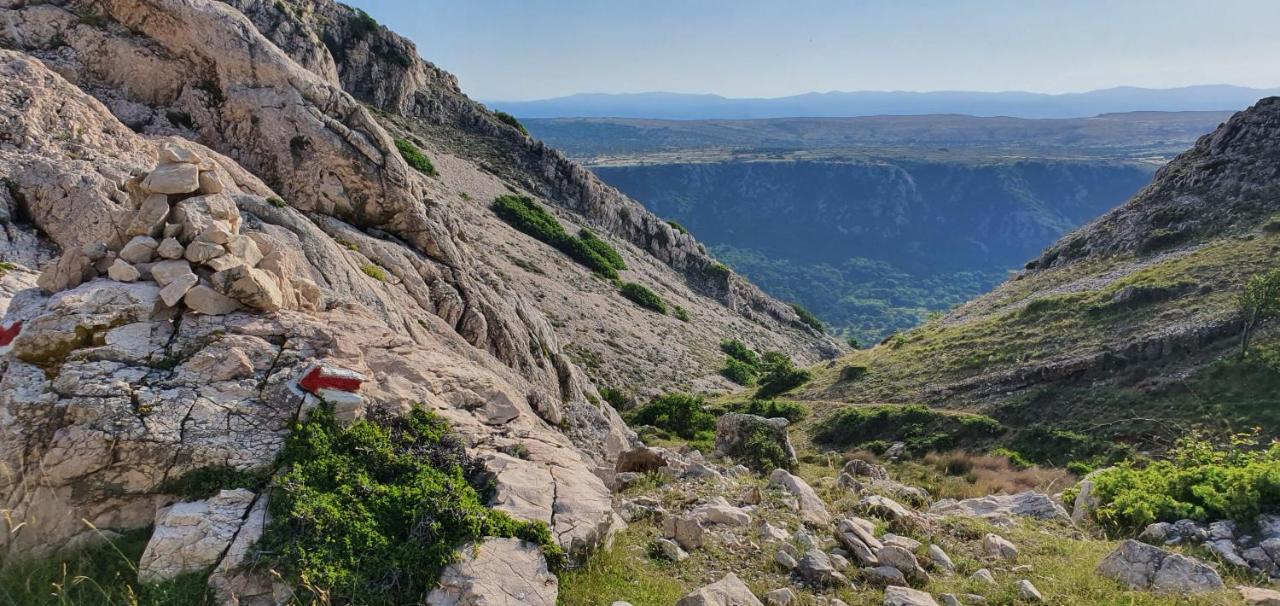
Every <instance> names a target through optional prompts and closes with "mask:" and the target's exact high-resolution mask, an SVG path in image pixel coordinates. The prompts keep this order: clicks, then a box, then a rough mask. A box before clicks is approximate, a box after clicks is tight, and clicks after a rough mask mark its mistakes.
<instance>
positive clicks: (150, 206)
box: [124, 194, 169, 238]
mask: <svg viewBox="0 0 1280 606" xmlns="http://www.w3.org/2000/svg"><path fill="white" fill-rule="evenodd" d="M168 217H169V196H166V195H164V194H151V195H149V196H147V197H146V198H143V200H142V204H141V205H140V206H139V207H138V210H137V212H135V213H134V215H133V220H132V221H130V222H129V226H128V227H127V228H125V232H124V235H125V236H128V237H133V236H150V237H153V238H154V237H155V236H158V235H160V234H161V233H162V230H163V229H164V220H165V219H166V218H168Z"/></svg>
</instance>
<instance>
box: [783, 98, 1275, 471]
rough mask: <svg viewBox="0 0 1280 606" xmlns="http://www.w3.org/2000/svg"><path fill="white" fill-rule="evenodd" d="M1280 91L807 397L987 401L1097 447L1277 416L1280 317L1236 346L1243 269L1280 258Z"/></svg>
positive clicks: (1067, 441) (981, 406)
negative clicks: (1021, 264) (1014, 272)
mask: <svg viewBox="0 0 1280 606" xmlns="http://www.w3.org/2000/svg"><path fill="white" fill-rule="evenodd" d="M1277 142H1280V99H1278V98H1268V99H1264V100H1262V101H1260V102H1258V104H1257V105H1255V106H1254V107H1252V108H1250V109H1248V110H1246V111H1243V112H1240V113H1239V114H1237V115H1235V116H1234V117H1232V118H1231V119H1230V120H1229V121H1228V122H1227V123H1226V124H1224V125H1223V126H1221V127H1220V128H1218V129H1217V130H1216V131H1214V132H1213V133H1211V134H1209V135H1206V136H1204V137H1202V138H1201V139H1200V140H1199V141H1198V142H1197V143H1196V145H1195V146H1194V147H1193V148H1191V149H1190V150H1189V151H1187V152H1186V153H1184V154H1182V155H1180V156H1179V157H1178V158H1177V159H1175V160H1174V161H1173V162H1171V163H1170V164H1168V165H1167V166H1165V167H1163V168H1162V169H1161V170H1160V171H1159V172H1158V173H1157V175H1156V176H1155V179H1154V181H1153V182H1152V184H1151V185H1150V186H1148V187H1147V188H1145V189H1143V190H1142V191H1141V192H1140V193H1138V195H1136V196H1134V198H1133V199H1131V200H1130V201H1129V202H1127V203H1125V204H1124V205H1122V206H1120V207H1118V208H1117V209H1115V210H1113V211H1112V212H1109V213H1107V214H1106V215H1104V216H1103V217H1101V218H1100V219H1098V220H1096V221H1094V222H1092V223H1090V224H1089V225H1087V226H1085V227H1083V228H1081V229H1079V230H1077V231H1075V232H1073V233H1071V234H1069V235H1067V236H1065V237H1063V238H1062V239H1061V240H1059V241H1058V243H1056V244H1054V245H1053V246H1051V247H1049V248H1048V249H1047V250H1046V251H1045V252H1044V253H1043V254H1041V255H1040V256H1039V257H1038V258H1037V259H1035V260H1033V261H1032V262H1030V263H1029V264H1028V265H1027V267H1028V270H1027V271H1026V272H1025V273H1022V274H1020V275H1018V276H1016V277H1014V278H1012V279H1010V280H1009V281H1007V282H1006V283H1004V284H1003V285H1001V286H1000V287H999V288H997V289H996V290H995V291H994V292H992V293H990V294H988V295H985V296H982V297H980V298H978V299H976V300H974V301H972V302H970V303H967V304H965V305H964V306H962V307H960V308H959V309H956V310H955V311H953V312H951V313H949V314H947V315H945V316H943V317H940V318H937V319H935V320H932V321H930V322H929V323H928V324H926V325H924V326H922V327H920V328H918V329H915V330H912V331H910V332H908V333H906V334H903V335H901V336H899V337H896V338H894V339H891V340H889V341H888V342H886V343H884V344H881V345H879V346H878V347H875V348H874V349H871V350H868V351H860V352H856V353H854V354H851V355H849V356H847V357H845V358H843V359H842V360H840V361H839V362H838V363H833V364H829V365H827V366H826V367H824V368H822V369H821V370H820V371H819V372H818V378H817V380H816V381H815V382H814V383H813V384H811V385H810V386H809V387H808V388H806V393H805V397H810V398H814V399H821V400H835V401H843V402H849V403H872V402H888V403H913V402H923V403H927V404H930V405H932V406H939V407H945V408H953V409H967V410H980V411H982V412H985V413H986V414H989V415H991V416H993V417H995V418H996V419H997V420H999V421H1001V422H1003V423H1005V424H1006V425H1009V426H1011V427H1015V428H1021V429H1022V430H1023V433H1024V435H1025V437H1026V438H1027V439H1026V440H1024V441H1023V447H1024V448H1025V449H1027V450H1028V451H1034V452H1039V453H1040V454H1042V455H1044V456H1050V455H1052V456H1056V457H1062V456H1064V455H1066V456H1068V457H1070V458H1078V459H1088V458H1090V457H1091V456H1094V455H1097V454H1099V453H1100V452H1103V451H1106V450H1109V449H1110V448H1111V447H1112V445H1113V444H1124V443H1136V444H1139V445H1155V446H1160V447H1163V446H1167V445H1169V444H1170V443H1171V442H1172V441H1173V439H1175V438H1178V437H1180V436H1182V435H1184V434H1185V433H1186V432H1187V431H1188V430H1189V429H1190V428H1191V427H1196V426H1199V427H1203V428H1205V429H1208V430H1211V431H1214V432H1227V431H1233V430H1246V429H1248V428H1250V427H1254V426H1258V427H1261V428H1262V430H1263V432H1264V436H1274V435H1275V434H1276V432H1277V428H1280V417H1277V415H1278V414H1280V400H1277V395H1276V394H1277V393H1280V392H1278V391H1277V389H1276V387H1277V385H1280V365H1278V363H1277V360H1280V357H1278V355H1280V341H1278V340H1277V339H1276V336H1275V328H1274V327H1273V328H1272V329H1270V331H1268V332H1264V333H1262V335H1261V336H1260V337H1255V340H1254V346H1253V348H1252V349H1251V351H1250V352H1249V355H1248V357H1246V358H1243V359H1242V358H1240V356H1239V346H1240V334H1241V328H1242V318H1243V314H1242V313H1241V312H1240V311H1239V310H1238V308H1237V297H1238V295H1239V294H1240V293H1241V291H1242V288H1243V285H1244V284H1245V282H1246V281H1247V280H1248V279H1250V278H1251V277H1253V276H1258V275H1261V274H1263V273H1265V272H1267V271H1269V270H1273V269H1275V268H1277V267H1280V255H1277V252H1280V235H1277V231H1278V230H1280V229H1278V228H1280V217H1277V212H1280V195H1278V194H1280V179H1278V178H1277V177H1278V176H1280V164H1278V163H1277V161H1276V160H1277V158H1278V157H1280V156H1278V154H1280V145H1278V144H1277Z"/></svg>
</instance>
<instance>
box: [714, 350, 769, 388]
mask: <svg viewBox="0 0 1280 606" xmlns="http://www.w3.org/2000/svg"><path fill="white" fill-rule="evenodd" d="M759 373H760V371H759V370H757V369H756V367H755V366H752V365H750V364H747V363H746V362H743V361H742V360H739V359H737V358H734V357H727V358H725V359H724V368H721V369H720V374H721V375H723V376H724V378H726V379H729V380H730V381H733V382H734V383H737V384H738V385H743V386H746V387H750V386H752V385H755V384H756V376H757V375H758V374H759Z"/></svg>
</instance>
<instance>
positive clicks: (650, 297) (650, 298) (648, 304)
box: [622, 282, 667, 314]
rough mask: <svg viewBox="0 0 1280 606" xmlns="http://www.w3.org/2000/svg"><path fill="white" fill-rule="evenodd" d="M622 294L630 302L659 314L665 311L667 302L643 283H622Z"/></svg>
mask: <svg viewBox="0 0 1280 606" xmlns="http://www.w3.org/2000/svg"><path fill="white" fill-rule="evenodd" d="M622 296H624V297H626V298H628V299H630V300H631V302H632V303H635V304H636V305H639V306H640V307H644V308H646V309H652V310H653V311H656V312H658V313H660V314H665V313H667V304H666V303H665V302H664V301H663V300H662V298H661V297H659V296H658V295H657V294H655V293H654V292H653V291H652V290H649V289H648V288H646V287H645V286H644V285H643V284H636V283H635V282H627V283H625V284H623V285H622Z"/></svg>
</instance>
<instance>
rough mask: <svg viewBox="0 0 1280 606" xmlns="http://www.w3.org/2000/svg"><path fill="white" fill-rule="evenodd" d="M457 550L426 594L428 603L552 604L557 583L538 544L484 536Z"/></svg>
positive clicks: (447, 605)
mask: <svg viewBox="0 0 1280 606" xmlns="http://www.w3.org/2000/svg"><path fill="white" fill-rule="evenodd" d="M458 553H459V555H458V560H457V561H456V562H454V563H452V564H450V565H449V566H447V567H445V569H444V572H443V573H441V575H440V583H439V585H438V586H437V587H436V588H435V589H433V590H431V593H429V594H427V599H426V604H427V605H428V606H471V605H479V604H484V605H486V606H488V605H492V606H555V603H556V597H557V596H558V594H559V582H558V581H557V580H556V576H555V575H554V574H551V572H550V571H549V570H548V569H547V561H546V559H545V558H543V557H542V548H541V547H539V546H538V545H536V544H534V543H529V542H526V541H521V540H519V539H500V538H487V539H485V540H484V541H483V542H481V543H479V544H472V545H467V546H464V547H463V548H462V549H461V550H459V552H458Z"/></svg>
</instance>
